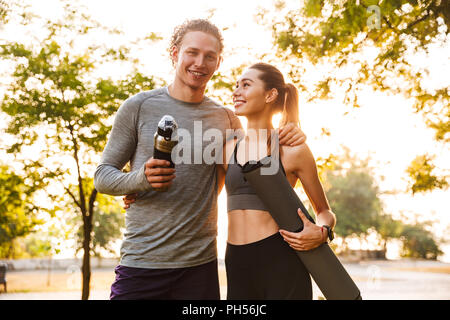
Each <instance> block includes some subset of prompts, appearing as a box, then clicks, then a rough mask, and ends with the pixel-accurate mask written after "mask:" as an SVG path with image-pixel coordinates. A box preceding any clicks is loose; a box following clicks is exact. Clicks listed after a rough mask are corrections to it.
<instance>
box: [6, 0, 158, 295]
mask: <svg viewBox="0 0 450 320" xmlns="http://www.w3.org/2000/svg"><path fill="white" fill-rule="evenodd" d="M62 4H63V6H64V16H63V17H55V18H52V19H51V20H49V21H45V19H42V18H41V17H38V16H36V15H34V14H33V13H31V12H29V11H27V10H28V9H27V8H26V7H25V6H23V7H20V9H21V10H22V12H21V13H15V14H14V19H16V20H14V19H13V18H11V19H9V20H8V23H19V24H22V25H21V27H25V28H27V27H28V31H33V30H29V29H31V28H33V26H35V25H36V24H35V23H37V25H40V26H45V27H40V30H39V31H40V32H39V35H42V36H41V38H37V36H35V37H33V38H32V39H27V40H26V41H23V42H21V41H7V40H4V41H2V44H1V45H0V59H2V61H3V62H7V63H8V65H10V66H12V68H13V72H12V73H11V74H9V73H6V72H5V71H3V74H2V76H3V77H4V78H5V79H7V80H9V81H8V82H9V83H8V84H7V86H6V87H5V94H4V96H3V99H2V104H1V111H3V112H4V113H6V114H7V115H8V123H7V128H6V134H9V135H10V138H11V139H9V140H10V141H11V143H10V144H9V146H7V148H6V149H7V150H6V151H7V152H8V153H13V154H15V155H21V152H22V151H23V150H24V149H25V148H26V147H28V146H37V143H39V149H40V153H39V154H34V155H33V156H34V158H37V159H34V160H29V159H28V160H23V163H24V165H25V169H24V170H25V174H27V175H29V174H30V173H32V172H39V176H35V177H34V178H35V180H34V181H35V182H36V183H40V182H42V181H47V182H49V181H52V182H54V183H59V184H60V185H61V186H62V188H61V191H64V192H65V194H66V196H67V197H66V198H68V199H70V201H66V202H67V204H66V206H69V205H73V207H74V209H75V210H74V212H77V213H79V214H80V215H81V217H82V221H83V222H82V223H83V230H85V232H84V234H83V242H84V245H83V248H84V251H85V252H84V254H85V256H86V257H89V256H90V252H89V249H90V245H91V243H90V242H91V238H90V233H91V230H92V221H93V216H94V213H95V208H94V207H95V198H96V196H97V191H96V190H95V189H94V186H93V181H92V178H89V177H92V176H93V173H94V170H95V167H96V165H97V163H96V161H98V154H99V153H100V152H101V151H102V150H103V149H104V147H105V144H106V139H107V135H108V133H109V131H110V130H111V118H112V116H113V115H114V114H115V112H116V111H117V109H118V108H119V106H120V105H121V104H122V102H123V101H124V100H125V99H126V98H128V97H130V96H132V95H134V94H136V93H137V92H139V91H143V90H150V89H153V87H154V84H155V80H154V78H153V77H151V76H145V75H143V74H142V73H139V72H138V71H137V69H138V67H139V66H140V64H139V61H138V60H137V59H136V58H133V57H132V56H131V53H132V52H133V50H132V49H134V48H138V47H139V45H142V42H141V40H139V39H137V40H133V39H127V44H130V45H123V44H122V45H121V44H120V43H116V42H114V41H108V40H105V41H104V42H103V43H102V41H101V40H99V39H98V37H97V39H96V38H95V37H94V38H92V37H91V33H92V32H93V31H95V32H96V33H98V32H100V31H103V32H104V35H105V38H106V37H107V36H110V35H119V34H120V33H121V32H120V30H116V29H108V28H105V27H102V26H101V25H100V24H99V23H98V22H96V21H94V20H92V19H91V18H90V17H89V15H88V14H86V11H85V10H86V9H83V8H81V7H79V6H76V5H73V4H72V3H71V2H69V1H63V2H62ZM18 39H21V38H18ZM156 40H158V37H157V35H155V34H150V35H148V36H147V37H146V38H145V39H142V41H144V42H145V41H147V42H148V41H156ZM93 42H94V43H93ZM144 45H146V44H145V43H144ZM124 66H127V67H128V69H129V72H128V74H120V76H117V77H115V78H112V77H111V76H109V77H108V76H106V77H101V76H99V70H111V69H114V68H120V67H124ZM17 158H18V159H17V161H20V160H19V159H20V157H17ZM29 177H30V178H31V175H30V176H29ZM68 185H69V186H68ZM89 279H90V270H89V260H88V259H84V260H83V299H87V297H88V295H89Z"/></svg>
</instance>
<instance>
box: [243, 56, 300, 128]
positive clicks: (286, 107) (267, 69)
mask: <svg viewBox="0 0 450 320" xmlns="http://www.w3.org/2000/svg"><path fill="white" fill-rule="evenodd" d="M249 69H255V70H258V71H260V72H261V74H260V75H259V79H260V80H262V81H263V82H264V85H265V89H266V90H271V89H277V91H278V96H277V99H276V100H275V103H274V107H275V110H274V112H281V113H282V118H281V123H280V126H284V125H286V124H287V123H288V122H293V123H295V124H297V125H298V124H299V119H298V91H297V88H296V87H295V86H294V85H293V84H291V83H288V84H286V83H285V82H284V77H283V74H282V73H281V72H280V70H278V69H277V68H276V67H274V66H272V65H270V64H268V63H263V62H259V63H255V64H254V65H252V66H251V67H250V68H249Z"/></svg>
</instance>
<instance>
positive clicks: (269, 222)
mask: <svg viewBox="0 0 450 320" xmlns="http://www.w3.org/2000/svg"><path fill="white" fill-rule="evenodd" d="M278 230H279V227H278V225H277V223H276V222H275V220H273V218H272V216H271V215H270V213H269V212H267V211H262V210H232V211H230V212H228V242H229V243H231V244H237V245H239V244H247V243H251V242H255V241H259V240H261V239H264V238H266V237H268V236H271V235H273V234H274V233H276V232H278Z"/></svg>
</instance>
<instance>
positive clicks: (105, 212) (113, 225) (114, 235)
mask: <svg viewBox="0 0 450 320" xmlns="http://www.w3.org/2000/svg"><path fill="white" fill-rule="evenodd" d="M96 200H97V206H96V209H95V211H94V218H93V222H92V246H91V252H92V254H93V255H94V256H96V257H101V256H102V251H103V250H105V251H108V252H109V253H111V254H116V251H115V248H114V246H113V244H114V242H115V241H116V240H117V239H120V238H121V235H122V232H123V229H124V227H125V215H124V212H123V209H122V207H121V206H120V203H118V201H117V200H116V199H115V198H112V197H109V196H106V195H103V194H99V195H98V196H97V198H96ZM73 223H74V224H75V225H78V231H77V232H76V239H77V251H79V250H81V249H82V248H83V236H84V232H83V226H82V225H80V224H79V220H78V219H77V220H75V221H73Z"/></svg>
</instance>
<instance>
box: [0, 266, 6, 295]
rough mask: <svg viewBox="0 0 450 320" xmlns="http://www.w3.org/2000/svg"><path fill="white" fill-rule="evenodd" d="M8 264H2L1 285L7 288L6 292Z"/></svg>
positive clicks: (0, 272) (0, 268) (0, 267)
mask: <svg viewBox="0 0 450 320" xmlns="http://www.w3.org/2000/svg"><path fill="white" fill-rule="evenodd" d="M7 269H8V268H7V266H6V264H0V284H2V285H3V286H4V287H5V292H7V291H6V270H7Z"/></svg>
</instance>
